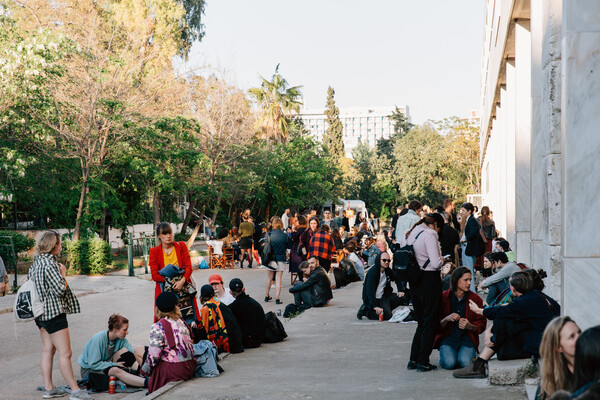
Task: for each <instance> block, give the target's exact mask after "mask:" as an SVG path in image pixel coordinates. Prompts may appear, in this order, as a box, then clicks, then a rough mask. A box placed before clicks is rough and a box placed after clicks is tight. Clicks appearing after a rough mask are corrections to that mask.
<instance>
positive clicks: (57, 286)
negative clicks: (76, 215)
mask: <svg viewBox="0 0 600 400" xmlns="http://www.w3.org/2000/svg"><path fill="white" fill-rule="evenodd" d="M36 250H37V255H36V256H35V259H34V260H33V264H32V265H31V267H30V268H29V273H28V276H27V278H28V279H31V280H33V282H34V284H35V289H36V291H37V293H38V296H39V299H40V301H41V302H42V303H43V304H44V312H43V314H42V315H40V316H39V317H37V318H36V319H35V324H36V325H37V327H38V328H39V330H40V338H41V340H42V359H41V360H40V367H41V370H42V378H43V380H44V387H45V390H44V398H47V399H49V398H52V397H60V396H64V395H65V394H66V393H65V392H64V391H63V390H62V389H58V388H56V387H54V383H53V381H52V364H53V361H54V354H55V353H58V363H59V367H60V373H61V375H62V376H63V378H64V379H65V381H66V382H67V385H69V388H70V389H71V399H93V397H91V396H90V395H89V394H87V392H86V391H85V390H82V389H80V388H79V386H78V385H77V381H76V380H75V376H74V375H73V366H72V364H71V354H72V352H71V338H70V335H69V324H68V322H67V314H77V313H79V312H81V310H80V307H79V301H78V300H77V298H76V297H75V295H74V294H73V292H71V288H70V287H69V284H68V283H67V267H65V266H64V265H63V264H61V263H59V262H57V261H56V257H57V256H58V255H59V254H60V252H61V251H62V246H61V241H60V235H59V234H58V233H57V232H54V231H46V232H44V233H42V234H41V235H40V240H39V242H38V244H37V248H36Z"/></svg>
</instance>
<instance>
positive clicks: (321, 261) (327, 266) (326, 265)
mask: <svg viewBox="0 0 600 400" xmlns="http://www.w3.org/2000/svg"><path fill="white" fill-rule="evenodd" d="M317 258H318V259H319V265H320V266H321V267H323V268H325V271H327V272H329V269H330V268H331V260H327V259H325V258H321V257H317Z"/></svg>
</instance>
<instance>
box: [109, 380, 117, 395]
mask: <svg viewBox="0 0 600 400" xmlns="http://www.w3.org/2000/svg"><path fill="white" fill-rule="evenodd" d="M116 388H117V378H115V377H114V376H111V377H110V378H108V393H109V394H115V391H116V390H115V389H116Z"/></svg>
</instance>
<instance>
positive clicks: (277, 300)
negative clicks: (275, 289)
mask: <svg viewBox="0 0 600 400" xmlns="http://www.w3.org/2000/svg"><path fill="white" fill-rule="evenodd" d="M275 304H283V303H282V302H281V300H279V299H275Z"/></svg>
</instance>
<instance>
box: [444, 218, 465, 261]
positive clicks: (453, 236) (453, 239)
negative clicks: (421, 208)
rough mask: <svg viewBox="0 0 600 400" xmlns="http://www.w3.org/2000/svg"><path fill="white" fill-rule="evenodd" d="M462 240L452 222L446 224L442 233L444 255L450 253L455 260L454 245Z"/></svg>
mask: <svg viewBox="0 0 600 400" xmlns="http://www.w3.org/2000/svg"><path fill="white" fill-rule="evenodd" d="M459 242H460V237H459V236H458V232H456V229H454V228H453V227H452V226H450V224H445V225H444V229H442V232H441V234H440V247H441V248H442V256H447V255H450V256H451V257H452V259H453V260H454V246H456V245H457V244H458V243H459Z"/></svg>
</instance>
